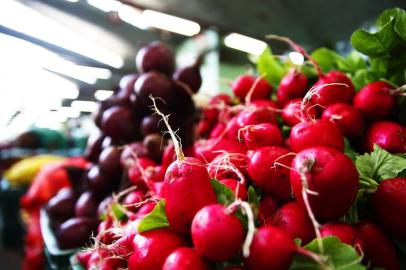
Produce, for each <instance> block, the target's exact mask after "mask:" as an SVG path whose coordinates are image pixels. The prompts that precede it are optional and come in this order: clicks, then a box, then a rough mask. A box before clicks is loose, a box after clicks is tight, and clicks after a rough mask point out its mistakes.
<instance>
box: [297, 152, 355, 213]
mask: <svg viewBox="0 0 406 270" xmlns="http://www.w3.org/2000/svg"><path fill="white" fill-rule="evenodd" d="M291 166H292V170H291V171H290V183H291V185H292V189H293V193H294V195H295V197H296V199H297V200H298V202H299V203H300V204H301V205H302V206H306V210H308V214H309V215H310V213H309V209H308V208H311V210H312V212H313V213H314V215H315V217H316V218H318V219H321V220H334V219H338V218H340V217H341V216H343V215H344V214H345V213H346V212H347V211H348V209H349V208H350V207H351V205H352V203H353V202H354V199H355V196H356V194H357V189H358V182H359V179H358V178H359V176H358V171H357V169H356V167H355V165H354V163H353V162H352V161H351V159H350V158H349V157H347V156H346V155H345V154H343V153H341V152H339V151H337V150H335V149H333V148H330V147H321V146H317V147H311V148H307V149H305V150H302V151H301V152H299V153H298V154H297V155H296V156H295V158H294V159H293V161H292V165H291ZM316 193H317V194H316ZM305 195H306V197H307V198H308V202H306V201H305V200H304V196H305Z"/></svg>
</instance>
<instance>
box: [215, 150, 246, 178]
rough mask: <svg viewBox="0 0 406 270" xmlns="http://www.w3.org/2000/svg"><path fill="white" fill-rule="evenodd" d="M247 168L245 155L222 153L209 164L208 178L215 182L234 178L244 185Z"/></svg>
mask: <svg viewBox="0 0 406 270" xmlns="http://www.w3.org/2000/svg"><path fill="white" fill-rule="evenodd" d="M247 166H248V165H247V156H246V155H245V154H233V153H223V154H220V155H218V156H217V157H216V158H215V159H213V160H212V161H211V162H210V164H209V167H208V171H209V175H210V178H216V179H217V180H221V179H226V178H234V179H239V180H240V181H241V182H242V183H244V182H245V177H244V175H246V173H247Z"/></svg>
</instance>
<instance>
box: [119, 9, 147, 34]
mask: <svg viewBox="0 0 406 270" xmlns="http://www.w3.org/2000/svg"><path fill="white" fill-rule="evenodd" d="M141 14H142V11H141V10H140V9H137V8H134V7H131V6H128V5H120V6H119V7H118V16H119V17H120V19H121V20H123V21H125V22H126V23H128V24H131V25H132V26H135V27H137V28H139V29H142V30H145V29H147V28H148V25H146V24H145V23H144V22H143V20H142V17H141V16H140V15H141Z"/></svg>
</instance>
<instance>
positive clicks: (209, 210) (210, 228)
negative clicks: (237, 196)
mask: <svg viewBox="0 0 406 270" xmlns="http://www.w3.org/2000/svg"><path fill="white" fill-rule="evenodd" d="M192 240H193V245H194V247H195V248H196V251H197V252H198V253H199V254H201V255H202V256H204V257H206V258H208V259H210V260H212V261H218V262H221V261H226V260H229V259H231V257H233V255H234V254H236V252H237V251H238V250H239V249H240V248H241V245H242V244H243V241H244V230H243V227H242V225H241V222H240V220H239V219H238V218H237V217H235V216H234V215H233V214H232V213H227V210H226V208H225V207H224V206H223V205H221V204H213V205H208V206H206V207H204V208H202V209H201V210H200V211H199V212H197V214H196V215H195V217H194V218H193V222H192Z"/></svg>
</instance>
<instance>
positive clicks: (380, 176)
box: [355, 145, 406, 181]
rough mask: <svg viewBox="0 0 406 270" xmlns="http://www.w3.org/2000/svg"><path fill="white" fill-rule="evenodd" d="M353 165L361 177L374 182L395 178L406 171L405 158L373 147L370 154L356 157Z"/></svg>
mask: <svg viewBox="0 0 406 270" xmlns="http://www.w3.org/2000/svg"><path fill="white" fill-rule="evenodd" d="M355 165H356V166H357V169H358V172H359V174H360V176H361V177H367V178H371V179H374V180H376V181H382V180H385V179H389V178H393V177H396V176H397V175H398V174H399V173H400V172H402V171H403V170H405V169H406V158H403V157H400V156H397V155H392V154H390V153H389V152H387V151H386V150H384V149H382V148H380V147H379V146H377V145H374V151H373V152H372V153H370V154H369V153H366V154H364V155H362V156H358V157H357V159H356V161H355Z"/></svg>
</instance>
